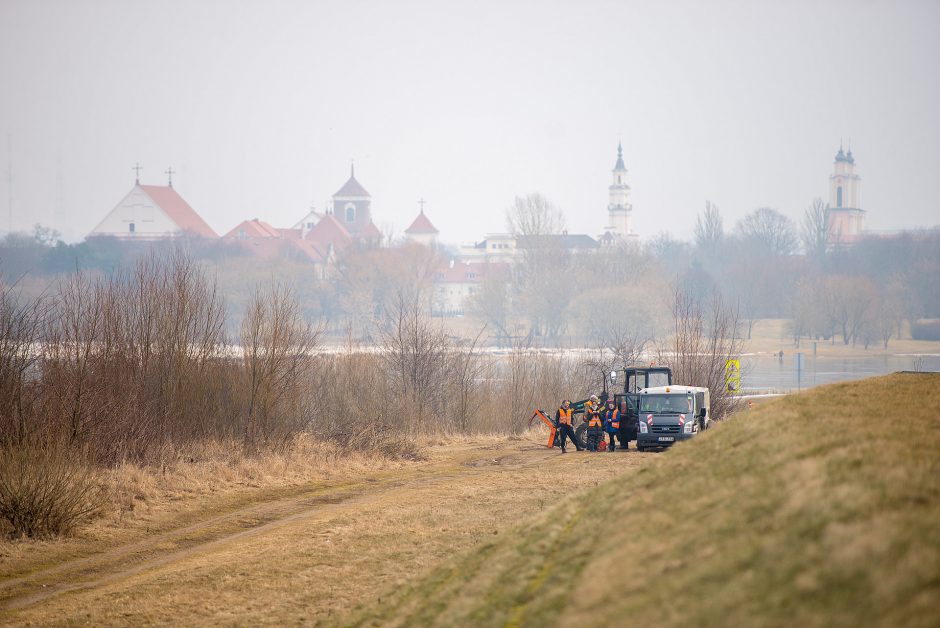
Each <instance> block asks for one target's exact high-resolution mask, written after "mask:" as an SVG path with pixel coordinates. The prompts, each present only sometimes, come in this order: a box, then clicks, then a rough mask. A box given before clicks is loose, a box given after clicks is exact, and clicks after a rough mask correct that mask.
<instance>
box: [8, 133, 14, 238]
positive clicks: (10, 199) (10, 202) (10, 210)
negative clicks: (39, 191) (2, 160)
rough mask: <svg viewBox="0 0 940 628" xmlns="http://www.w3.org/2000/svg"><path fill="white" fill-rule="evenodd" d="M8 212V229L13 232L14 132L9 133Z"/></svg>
mask: <svg viewBox="0 0 940 628" xmlns="http://www.w3.org/2000/svg"><path fill="white" fill-rule="evenodd" d="M7 212H8V221H9V222H8V231H9V233H13V134H12V133H7Z"/></svg>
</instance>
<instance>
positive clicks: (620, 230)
mask: <svg viewBox="0 0 940 628" xmlns="http://www.w3.org/2000/svg"><path fill="white" fill-rule="evenodd" d="M611 174H612V175H613V182H612V183H611V185H610V188H609V190H610V201H609V203H608V205H607V216H608V221H607V228H606V232H607V233H609V234H610V235H612V236H613V237H615V238H627V237H632V236H634V235H635V234H634V233H633V225H632V214H633V205H631V204H630V186H629V185H627V168H626V166H624V165H623V146H622V145H621V144H620V143H619V142H618V143H617V163H616V164H614V169H613V170H611Z"/></svg>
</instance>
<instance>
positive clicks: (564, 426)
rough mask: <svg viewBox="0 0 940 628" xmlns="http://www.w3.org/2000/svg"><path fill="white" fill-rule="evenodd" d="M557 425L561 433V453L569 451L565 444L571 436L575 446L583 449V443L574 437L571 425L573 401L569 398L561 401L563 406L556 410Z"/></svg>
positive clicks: (579, 449)
mask: <svg viewBox="0 0 940 628" xmlns="http://www.w3.org/2000/svg"><path fill="white" fill-rule="evenodd" d="M555 427H556V428H558V433H559V434H561V453H563V454H564V453H567V451H566V450H565V444H566V442H567V440H568V439H569V438H570V439H571V442H572V443H574V446H575V448H576V449H577V450H578V451H581V445H580V444H578V439H577V438H575V437H574V428H572V427H571V402H570V401H568V400H567V399H565V400H564V401H562V402H561V407H560V408H558V410H557V411H556V412H555Z"/></svg>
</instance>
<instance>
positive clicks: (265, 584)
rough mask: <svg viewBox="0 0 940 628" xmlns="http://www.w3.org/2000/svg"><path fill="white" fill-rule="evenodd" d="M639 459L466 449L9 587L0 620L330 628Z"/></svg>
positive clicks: (2, 594) (126, 547)
mask: <svg viewBox="0 0 940 628" xmlns="http://www.w3.org/2000/svg"><path fill="white" fill-rule="evenodd" d="M650 459H651V457H650V456H647V455H638V454H636V453H634V452H628V453H615V454H592V455H589V454H569V455H567V456H560V455H559V454H558V452H557V451H548V450H546V449H545V448H542V447H538V446H537V445H535V444H533V443H529V442H526V441H509V440H507V441H502V442H500V443H499V444H497V445H493V443H492V441H488V442H487V443H486V444H480V445H476V446H472V445H471V446H469V447H467V448H464V449H460V450H458V451H455V452H454V454H453V457H451V458H445V459H444V460H441V461H437V462H435V463H433V464H428V465H426V466H419V467H415V468H412V469H408V470H405V471H400V472H396V473H391V474H384V475H382V476H378V477H367V478H362V479H358V480H357V481H354V482H348V483H343V484H335V485H331V486H320V487H310V488H308V489H307V490H304V491H301V492H299V493H298V494H296V495H292V496H290V497H285V498H281V499H276V500H273V501H266V502H263V503H258V504H253V505H250V506H247V507H244V508H240V509H238V510H235V511H233V512H229V513H225V514H222V515H218V516H212V517H208V518H206V519H205V520H203V521H200V522H198V523H195V524H190V525H185V526H181V527H179V528H178V529H174V530H171V531H168V532H165V533H161V534H158V535H155V536H151V537H148V538H143V539H139V540H136V541H134V542H131V543H126V544H123V545H119V546H117V547H113V548H109V549H107V550H105V551H102V552H99V553H96V554H94V555H91V556H87V557H83V558H78V559H74V560H68V561H65V562H62V563H60V564H57V565H54V566H49V567H46V568H44V569H41V570H38V571H34V572H33V573H30V574H28V575H25V576H19V577H16V578H11V579H7V580H5V581H3V582H0V621H2V622H4V623H7V622H9V623H16V624H23V623H30V622H37V623H43V624H46V623H50V622H51V623H57V622H65V623H75V622H82V623H85V622H89V623H94V624H100V623H105V624H129V623H134V624H137V623H141V622H143V623H158V624H166V623H182V622H187V623H191V622H197V623H205V622H227V623H230V622H235V623H282V622H285V621H287V622H326V623H334V622H338V621H341V619H342V617H344V616H347V614H348V613H350V612H352V611H354V610H355V609H356V608H357V607H358V606H360V605H361V604H362V603H364V602H366V601H369V602H374V601H375V599H379V600H380V599H381V595H382V591H384V590H387V589H389V588H390V587H395V586H400V585H401V584H402V583H403V582H405V581H407V580H408V579H409V578H411V577H413V576H415V575H417V574H420V573H424V572H425V571H426V570H428V569H430V568H431V567H433V566H434V565H435V564H436V563H437V562H438V561H439V560H442V559H444V558H446V557H447V556H449V555H451V554H452V553H454V552H455V551H464V550H466V549H468V548H472V547H474V546H477V545H480V544H481V543H484V542H485V541H486V540H487V539H488V538H491V537H492V536H495V535H498V534H500V532H501V531H506V530H508V529H509V527H511V526H512V525H513V524H514V523H517V522H518V521H519V520H520V519H521V518H523V517H525V516H527V515H529V514H532V513H534V512H537V511H539V510H541V509H544V508H545V507H547V505H548V504H550V503H552V501H553V500H554V499H557V498H559V497H561V496H562V495H563V494H564V493H566V492H569V491H572V490H577V489H579V488H581V487H584V486H592V485H594V484H596V483H597V482H598V481H599V480H601V479H602V478H606V477H610V476H611V475H612V474H614V473H622V472H626V471H629V469H631V468H634V467H636V466H638V465H640V464H643V463H644V462H645V461H649V460H650ZM373 598H375V599H373Z"/></svg>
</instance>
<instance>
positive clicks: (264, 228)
mask: <svg viewBox="0 0 940 628" xmlns="http://www.w3.org/2000/svg"><path fill="white" fill-rule="evenodd" d="M279 231H280V230H279V229H275V228H274V227H272V226H271V225H269V224H268V223H266V222H264V221H263V220H258V219H257V218H255V219H254V220H243V221H242V222H240V223H239V224H237V225H236V226H235V227H234V228H233V229H231V230H230V231H229V232H228V233H226V234H225V235H224V236H222V237H223V238H279V237H281V234H280V232H279ZM242 234H244V235H242Z"/></svg>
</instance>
